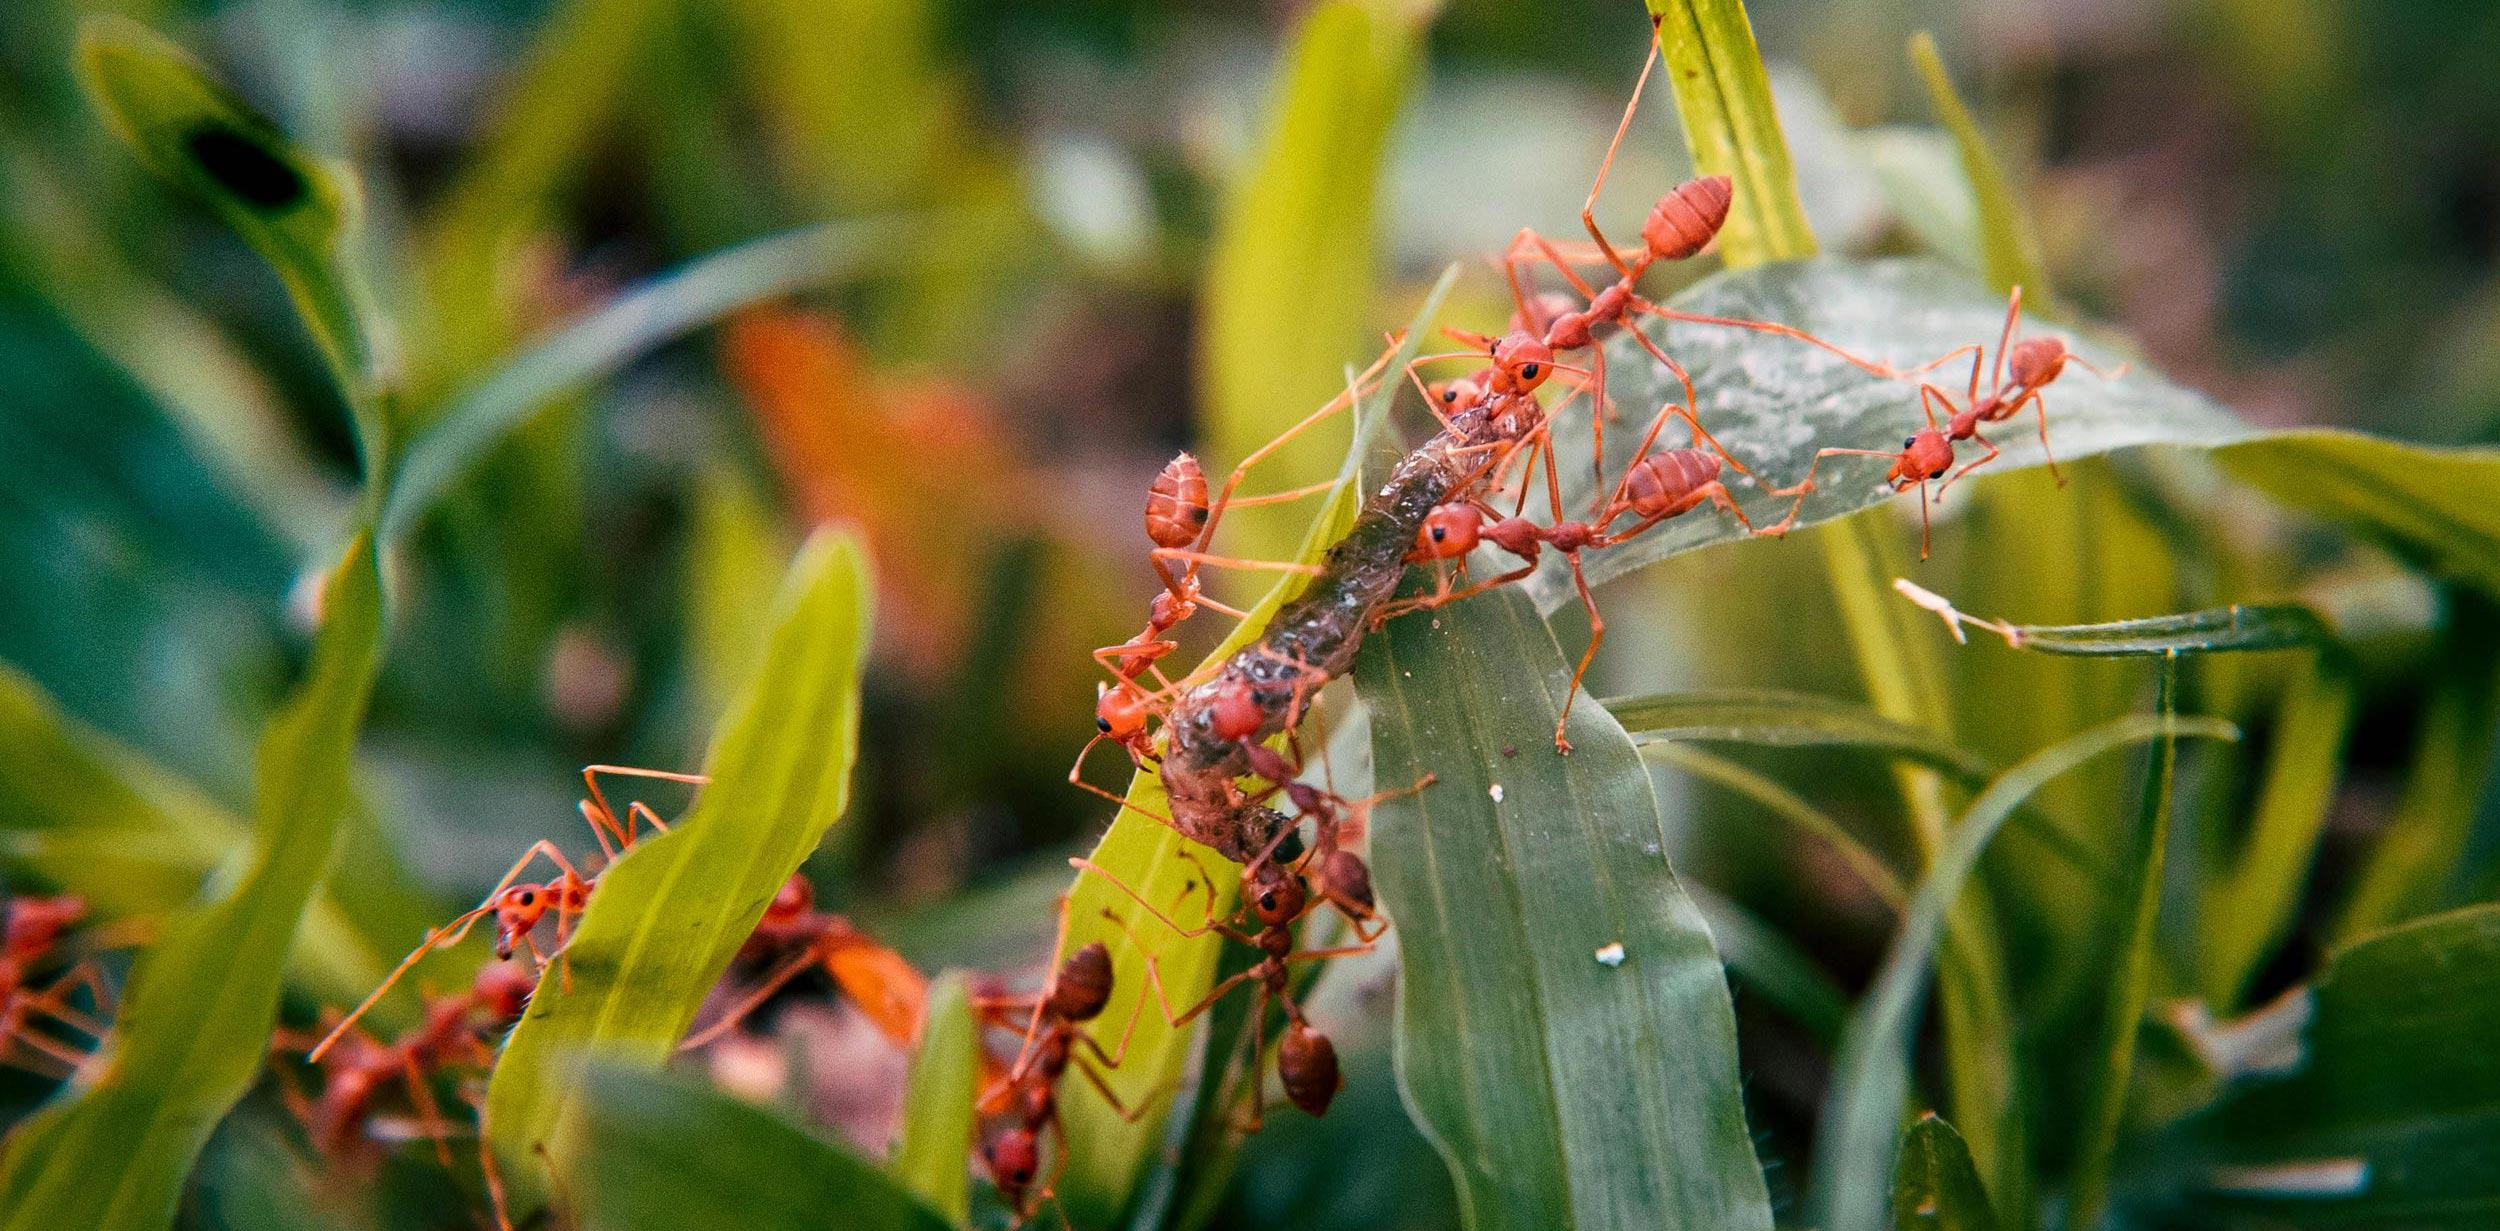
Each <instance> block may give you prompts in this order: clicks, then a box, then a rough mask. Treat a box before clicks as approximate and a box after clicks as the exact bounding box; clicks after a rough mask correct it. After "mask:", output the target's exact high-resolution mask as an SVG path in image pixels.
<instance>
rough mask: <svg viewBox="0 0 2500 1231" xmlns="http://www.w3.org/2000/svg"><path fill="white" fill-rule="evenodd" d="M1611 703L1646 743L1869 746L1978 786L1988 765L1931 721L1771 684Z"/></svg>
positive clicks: (1988, 770)
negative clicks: (1897, 717)
mask: <svg viewBox="0 0 2500 1231" xmlns="http://www.w3.org/2000/svg"><path fill="white" fill-rule="evenodd" d="M1605 704H1606V708H1607V709H1608V710H1610V711H1612V712H1613V713H1614V716H1615V721H1617V722H1620V723H1622V724H1623V729H1624V730H1625V731H1627V732H1630V733H1631V736H1632V742H1633V743H1635V744H1640V745H1648V744H1654V743H1663V742H1668V741H1676V740H1703V741H1718V742H1725V743H1735V744H1751V745H1754V746H1755V747H1760V748H1863V749H1866V750H1868V751H1870V752H1878V753H1882V754H1883V755H1885V756H1891V757H1899V758H1901V759H1903V760H1906V761H1914V762H1917V763H1918V764H1921V765H1925V766H1927V767H1928V768H1930V769H1934V770H1938V771H1941V772H1943V773H1946V774H1950V775H1952V776H1953V777H1955V778H1959V779H1963V780H1965V781H1969V782H1972V783H1973V784H1977V783H1980V782H1984V781H1986V780H1987V779H1988V777H1989V776H1990V775H1991V774H1992V773H1994V772H1995V771H1994V770H1993V769H1992V768H1991V767H1990V766H1989V765H1988V763H1987V762H1986V761H1984V760H1982V759H1981V758H1979V757H1977V756H1975V755H1973V754H1971V753H1970V752H1968V751H1966V750H1964V749H1962V748H1960V747H1958V746H1956V745H1954V744H1953V743H1952V741H1950V740H1947V739H1945V738H1943V737H1942V736H1939V735H1937V734H1936V733H1935V732H1934V731H1932V730H1930V729H1928V728H1926V727H1918V726H1912V725H1910V724H1909V723H1905V722H1896V721H1894V720H1892V719H1890V718H1886V717H1885V716H1884V715H1882V714H1881V713H1879V712H1877V711H1876V710H1874V709H1872V708H1870V707H1868V706H1866V705H1864V704H1861V703H1859V702H1856V701H1844V700H1841V699H1840V698H1838V697H1822V696H1816V695H1814V694H1813V693H1803V692H1781V691H1776V690H1767V689H1715V690H1703V691H1696V692H1681V693H1658V694H1654V695H1651V696H1645V697H1610V698H1608V699H1607V700H1606V703H1605Z"/></svg>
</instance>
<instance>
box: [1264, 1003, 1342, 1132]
mask: <svg viewBox="0 0 2500 1231" xmlns="http://www.w3.org/2000/svg"><path fill="white" fill-rule="evenodd" d="M1276 1076H1277V1077H1278V1078H1279V1079H1280V1080H1281V1081H1282V1082H1283V1084H1284V1087H1285V1097H1286V1098H1289V1099H1292V1100H1293V1105H1294V1106H1296V1107H1299V1108H1301V1109H1302V1110H1303V1111H1305V1112H1308V1113H1310V1114H1311V1115H1314V1116H1319V1115H1326V1114H1328V1104H1329V1102H1330V1101H1331V1100H1333V1099H1335V1098H1336V1097H1337V1091H1338V1090H1339V1089H1340V1088H1341V1087H1343V1086H1344V1085H1345V1073H1344V1072H1343V1070H1341V1069H1339V1068H1338V1067H1337V1045H1336V1044H1334V1043H1331V1042H1329V1041H1328V1036H1327V1035H1324V1034H1321V1033H1320V1032H1319V1031H1316V1030H1313V1029H1311V1028H1310V1027H1309V1026H1306V1025H1304V1024H1303V1023H1301V1022H1293V1023H1290V1024H1288V1025H1287V1026H1286V1027H1285V1036H1284V1037H1283V1038H1281V1039H1278V1040H1277V1041H1276Z"/></svg>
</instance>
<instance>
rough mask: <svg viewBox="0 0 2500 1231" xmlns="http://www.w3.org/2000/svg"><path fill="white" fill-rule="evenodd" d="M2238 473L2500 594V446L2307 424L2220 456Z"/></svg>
mask: <svg viewBox="0 0 2500 1231" xmlns="http://www.w3.org/2000/svg"><path fill="white" fill-rule="evenodd" d="M2217 458H2218V460H2219V461H2221V463H2222V468H2223V469H2224V470H2225V471H2228V472H2229V473H2230V474H2231V475H2232V477H2234V478H2236V479H2238V480H2240V481H2241V482H2243V483H2246V484H2248V485H2249V486H2251V487H2255V488H2257V489H2258V490H2260V491H2263V492H2265V493H2266V494H2267V495H2269V496H2272V497H2273V498H2275V499H2276V500H2279V501H2281V502H2283V503H2284V504H2286V505H2289V506H2291V507H2292V508H2296V509H2302V510H2306V511H2308V512H2311V513H2315V514H2318V515H2319V516H2321V517H2325V518H2329V519H2331V520H2334V521H2336V522H2339V523H2342V524H2343V525H2345V526H2347V527H2349V528H2351V529H2352V530H2353V531H2354V532H2355V533H2358V534H2361V535H2364V536H2366V537H2369V538H2372V539H2375V540H2377V541H2379V542H2381V543H2384V544H2385V545H2386V546H2387V547H2388V549H2389V550H2391V551H2393V552H2395V553H2396V554H2397V555H2399V556H2402V557H2404V558H2405V559H2406V560H2408V561H2410V562H2412V563H2413V564H2414V565H2415V566H2417V567H2419V568H2420V569H2421V570H2422V571H2423V572H2426V573H2429V574H2431V575H2433V576H2437V577H2454V578H2457V579H2459V580H2462V581H2467V582H2471V583H2472V584H2473V585H2475V586H2476V587H2478V588H2479V589H2481V590H2482V591H2483V592H2484V593H2485V594H2490V595H2495V596H2500V501H2494V500H2492V499H2491V491H2492V483H2493V476H2494V475H2495V474H2500V449H2428V448H2423V447H2421V446H2419V445H2409V444H2404V443H2400V442H2398V441H2393V440H2378V439H2374V438H2372V437H2369V436H2363V435H2360V434H2358V433H2354V432H2333V431H2322V430H2304V431H2296V432H2284V433H2281V434H2279V435H2275V436H2271V437H2268V438H2266V439H2263V440H2254V441H2250V442H2248V443H2246V444H2241V445H2238V446H2236V447H2233V448H2228V449H2223V450H2221V451H2220V452H2219V453H2218V454H2217Z"/></svg>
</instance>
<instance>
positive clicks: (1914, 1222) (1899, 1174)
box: [1892, 1111, 1997, 1231]
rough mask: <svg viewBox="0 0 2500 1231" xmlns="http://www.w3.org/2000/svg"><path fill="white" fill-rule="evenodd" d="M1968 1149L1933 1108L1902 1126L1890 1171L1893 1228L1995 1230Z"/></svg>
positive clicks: (1902, 1230)
mask: <svg viewBox="0 0 2500 1231" xmlns="http://www.w3.org/2000/svg"><path fill="white" fill-rule="evenodd" d="M1996 1226H1997V1219H1996V1214H1995V1212H1994V1211H1992V1210H1990V1209H1989V1208H1988V1190H1987V1189H1985V1188H1982V1187H1981V1186H1980V1184H1979V1172H1978V1170H1977V1169H1975V1168H1973V1167H1972V1166H1971V1161H1970V1147H1969V1146H1968V1145H1965V1144H1963V1141H1962V1135H1961V1134H1960V1133H1957V1132H1954V1131H1953V1126H1952V1125H1950V1124H1947V1123H1945V1121H1944V1119H1943V1117H1941V1116H1938V1115H1937V1114H1936V1113H1934V1112H1932V1111H1931V1112H1928V1113H1927V1114H1925V1115H1923V1116H1920V1117H1919V1118H1918V1119H1917V1120H1915V1121H1913V1122H1911V1124H1910V1126H1909V1127H1908V1128H1905V1129H1902V1130H1901V1155H1900V1160H1899V1161H1898V1162H1897V1163H1896V1164H1895V1165H1894V1166H1893V1170H1892V1231H1996Z"/></svg>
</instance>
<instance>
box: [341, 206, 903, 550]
mask: <svg viewBox="0 0 2500 1231" xmlns="http://www.w3.org/2000/svg"><path fill="white" fill-rule="evenodd" d="M900 234H901V230H900V227H899V224H895V223H867V222H831V223H822V224H819V225H816V226H810V227H801V228H799V229H797V230H794V231H784V232H782V233H781V234H778V235H768V236H766V237H764V238H762V239H758V240H754V241H751V242H749V243H745V244H740V245H739V246H737V247H735V248H730V249H728V250H726V251H722V252H716V253H713V254H712V255H710V256H707V257H703V258H701V259H698V260H694V261H689V262H687V263H686V264H685V265H684V266H682V267H680V268H678V269H676V270H674V271H672V272H669V273H666V274H663V275H661V276H659V277H657V278H654V279H652V280H651V281H649V282H647V283H644V284H643V285H642V286H639V287H636V288H635V289H633V290H631V291H628V292H626V293H625V294H623V295H621V296H618V297H617V299H616V300H615V301H614V302H612V303H609V304H608V305H606V306H605V307H602V308H600V309H598V310H597V311H594V312H592V313H590V314H589V315H587V316H584V317H583V318H581V319H580V320H577V321H575V322H573V323H572V324H570V325H568V326H566V327H565V328H563V329H561V330H559V331H557V332H556V333H555V334H554V335H553V336H551V337H549V338H548V339H547V340H545V341H544V342H540V343H538V344H537V345H535V346H533V347H531V348H530V350H529V351H528V352H527V353H526V354H523V355H521V356H520V357H518V358H516V359H514V360H512V361H511V362H510V363H508V364H506V365H504V367H503V368H502V369H501V370H499V371H497V372H496V373H495V374H494V375H493V376H490V377H488V378H486V379H485V380H484V381H483V382H481V383H479V384H477V385H476V386H474V387H473V388H471V389H469V390H468V391H467V392H465V393H463V394H461V395H460V396H459V397H458V398H457V399H456V400H454V401H452V402H451V403H450V405H449V406H448V407H447V408H446V409H444V410H443V411H442V413H441V414H440V416H438V417H437V418H435V419H434V420H433V421H432V422H430V423H429V425H428V426H427V427H426V429H425V431H424V432H423V434H421V435H419V436H418V437H417V438H416V439H415V440H413V441H411V442H410V444H409V447H408V457H407V461H406V463H405V464H404V465H403V466H402V467H401V468H400V481H399V483H398V486H397V488H396V490H394V491H393V492H392V493H391V499H390V503H389V505H388V507H387V509H386V511H385V513H384V516H383V521H382V528H383V537H384V539H385V540H389V539H395V538H397V537H398V536H400V535H401V534H404V533H405V532H407V531H408V530H409V529H410V528H411V527H412V526H414V525H415V524H416V522H417V520H418V519H419V518H420V517H422V516H423V515H424V514H425V512H426V510H427V509H429V508H431V507H433V505H434V503H435V501H437V500H438V499H440V498H441V497H442V495H443V493H444V492H445V491H446V490H447V489H449V488H450V487H451V486H452V484H453V483H455V482H456V481H457V480H458V479H459V478H460V476H461V475H463V474H464V473H466V472H467V471H468V470H469V468H470V467H472V466H474V465H476V464H477V462H478V460H479V459H480V458H482V457H484V456H485V455H486V454H487V453H489V452H490V451H492V449H493V448H494V446H495V445H496V443H497V442H499V441H501V440H503V439H504V438H505V437H506V436H507V435H508V434H510V433H511V432H512V431H513V430H514V429H515V428H518V427H519V426H521V425H522V424H524V423H526V422H528V421H529V419H530V417H531V416H532V415H533V414H535V413H536V412H538V411H540V410H543V409H545V408H546V407H548V406H551V405H554V404H556V403H557V402H559V401H561V400H562V399H563V398H564V397H565V396H567V395H568V394H572V393H577V392H579V391H580V390H582V389H583V388H585V387H587V386H589V385H590V384H592V383H593V382H595V381H598V380H599V379H601V378H603V377H606V376H609V375H611V374H613V373H614V372H615V371H616V370H617V369H619V368H621V367H623V366H624V365H625V364H626V363H627V362H629V361H631V360H632V359H634V358H635V357H636V356H639V355H641V354H643V353H644V352H646V351H649V350H650V349H651V348H653V347H655V346H658V345H659V344H661V343H663V342H666V341H669V340H670V339H672V338H675V337H677V336H678V335H680V334H683V333H685V332H687V331H688V330H691V329H694V328H697V327H698V326H701V325H705V324H708V323H710V322H712V321H715V320H718V319H720V318H721V317H722V316H725V315H727V314H729V313H730V312H733V311H736V310H737V309H739V308H742V307H745V306H747V305H749V304H753V303H757V302H760V301H763V300H767V299H772V298H775V297H777V296H781V295H787V294H789V293H791V292H792V291H796V290H799V289H801V288H804V287H809V286H816V285H821V284H824V283H827V282H835V281H839V280H841V279H843V278H846V277H849V276H851V275H853V274H855V273H857V272H858V271H859V270H860V269H862V268H863V267H865V266H866V265H867V264H868V263H869V262H871V261H874V260H877V259H881V257H882V255H883V254H885V253H887V252H889V251H891V250H892V248H893V246H894V244H895V243H896V241H897V239H898V237H899V236H900Z"/></svg>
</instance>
